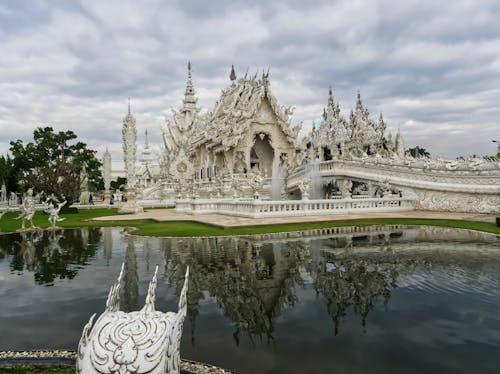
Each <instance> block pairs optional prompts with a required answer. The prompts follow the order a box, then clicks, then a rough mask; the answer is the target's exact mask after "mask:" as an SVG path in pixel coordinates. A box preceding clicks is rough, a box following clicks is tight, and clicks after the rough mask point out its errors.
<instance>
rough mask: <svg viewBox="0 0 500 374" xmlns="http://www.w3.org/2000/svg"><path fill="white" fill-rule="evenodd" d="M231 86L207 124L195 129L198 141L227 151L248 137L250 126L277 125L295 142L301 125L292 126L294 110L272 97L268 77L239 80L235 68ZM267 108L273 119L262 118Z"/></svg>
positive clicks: (222, 96)
mask: <svg viewBox="0 0 500 374" xmlns="http://www.w3.org/2000/svg"><path fill="white" fill-rule="evenodd" d="M230 77H231V81H232V84H231V86H230V87H229V88H228V89H226V90H223V91H222V94H221V97H220V99H219V100H218V101H217V102H216V104H215V108H214V110H213V112H211V113H209V114H208V116H207V118H205V123H204V124H198V125H197V126H196V129H195V132H196V137H195V139H196V141H197V142H199V143H212V144H210V145H209V146H210V147H215V146H218V147H220V148H221V150H227V149H229V148H231V147H234V146H236V145H237V144H238V143H239V141H240V140H241V139H242V138H243V137H244V136H245V134H246V133H247V131H248V130H249V127H250V125H251V123H253V122H260V123H266V122H268V123H277V124H278V126H279V127H280V128H281V130H282V131H283V133H284V134H285V135H286V137H287V139H288V141H290V142H292V143H295V142H296V139H297V135H298V132H299V130H300V126H296V127H293V128H292V127H291V125H290V115H291V114H292V112H293V110H292V109H291V108H284V107H281V106H279V105H278V102H277V100H276V98H275V97H274V96H273V95H272V94H271V90H270V88H269V86H270V83H269V80H268V74H264V73H263V74H262V78H261V79H257V78H256V76H254V77H253V78H249V79H248V78H246V76H245V77H244V78H240V79H239V80H236V75H235V73H234V68H232V70H231V75H230ZM264 105H268V106H269V108H270V110H271V112H272V114H273V117H271V118H263V117H262V116H259V114H260V113H261V109H262V107H263V106H264Z"/></svg>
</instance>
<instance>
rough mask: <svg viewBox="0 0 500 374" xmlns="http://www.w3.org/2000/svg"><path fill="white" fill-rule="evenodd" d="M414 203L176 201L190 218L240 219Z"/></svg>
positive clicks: (399, 199)
mask: <svg viewBox="0 0 500 374" xmlns="http://www.w3.org/2000/svg"><path fill="white" fill-rule="evenodd" d="M412 201H413V199H410V198H402V197H388V198H363V199H332V200H330V199H329V200H286V201H261V200H250V201H248V200H246V201H240V200H215V199H209V200H204V199H203V200H202V199H199V200H198V199H185V200H177V201H176V208H175V210H176V211H178V212H184V213H190V214H208V213H219V214H227V215H232V216H239V217H250V218H260V217H287V216H307V215H329V214H349V213H362V212H392V211H408V210H413V204H412Z"/></svg>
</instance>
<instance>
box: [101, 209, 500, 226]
mask: <svg viewBox="0 0 500 374" xmlns="http://www.w3.org/2000/svg"><path fill="white" fill-rule="evenodd" d="M359 218H422V219H425V218H430V219H456V220H468V221H481V222H490V223H494V222H495V216H494V215H489V214H477V213H452V212H431V211H423V210H413V211H409V212H394V213H392V212H390V213H389V212H388V213H360V214H335V215H333V214H332V215H321V216H303V217H266V218H244V217H233V216H228V215H224V214H200V215H192V214H186V213H178V212H176V211H175V210H173V209H152V210H149V211H145V212H143V213H137V214H126V215H120V216H107V217H98V218H94V219H93V221H131V220H140V219H151V220H153V221H158V222H168V221H194V222H200V223H204V224H207V225H212V226H217V227H221V228H237V227H245V226H266V225H277V224H284V223H305V222H324V221H340V220H348V219H359Z"/></svg>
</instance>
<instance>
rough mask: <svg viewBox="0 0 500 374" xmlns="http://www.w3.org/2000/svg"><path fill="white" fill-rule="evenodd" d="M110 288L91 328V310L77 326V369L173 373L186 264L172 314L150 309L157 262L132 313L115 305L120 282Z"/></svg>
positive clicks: (184, 304)
mask: <svg viewBox="0 0 500 374" xmlns="http://www.w3.org/2000/svg"><path fill="white" fill-rule="evenodd" d="M123 268H124V266H123V265H122V270H121V272H120V275H119V276H118V280H117V282H116V283H115V284H114V285H113V286H112V287H111V290H110V292H109V296H108V300H107V302H106V310H105V311H104V313H103V314H102V315H101V316H100V317H99V318H98V319H97V321H96V323H95V325H94V326H93V328H92V322H93V320H94V317H95V314H94V315H93V316H92V317H91V318H90V320H89V322H88V323H87V324H86V325H85V327H84V329H83V334H82V337H81V339H80V343H79V344H78V356H77V373H84V374H92V373H113V374H115V373H116V374H125V373H144V374H146V373H150V374H159V373H161V374H165V373H168V374H173V373H179V363H180V352H179V349H180V341H181V336H182V327H183V323H184V318H185V317H186V312H187V298H186V297H187V296H186V295H187V287H188V278H189V268H187V270H186V276H185V279H184V286H183V288H182V291H181V295H180V300H179V310H178V312H177V313H172V312H167V313H163V312H160V311H156V310H155V306H154V302H155V290H156V279H157V272H158V267H156V270H155V274H154V276H153V279H152V280H151V283H150V284H149V289H148V294H147V296H146V302H145V305H144V307H143V308H142V309H141V310H140V311H138V312H131V313H125V312H122V311H120V310H119V306H120V282H121V279H122V276H123Z"/></svg>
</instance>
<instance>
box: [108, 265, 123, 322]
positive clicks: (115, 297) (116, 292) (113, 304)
mask: <svg viewBox="0 0 500 374" xmlns="http://www.w3.org/2000/svg"><path fill="white" fill-rule="evenodd" d="M124 269H125V263H122V268H121V270H120V274H119V275H118V279H117V280H116V282H115V284H114V285H113V286H111V289H110V290H109V294H108V300H107V301H106V312H116V311H118V310H120V283H121V280H122V277H123V271H124Z"/></svg>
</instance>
